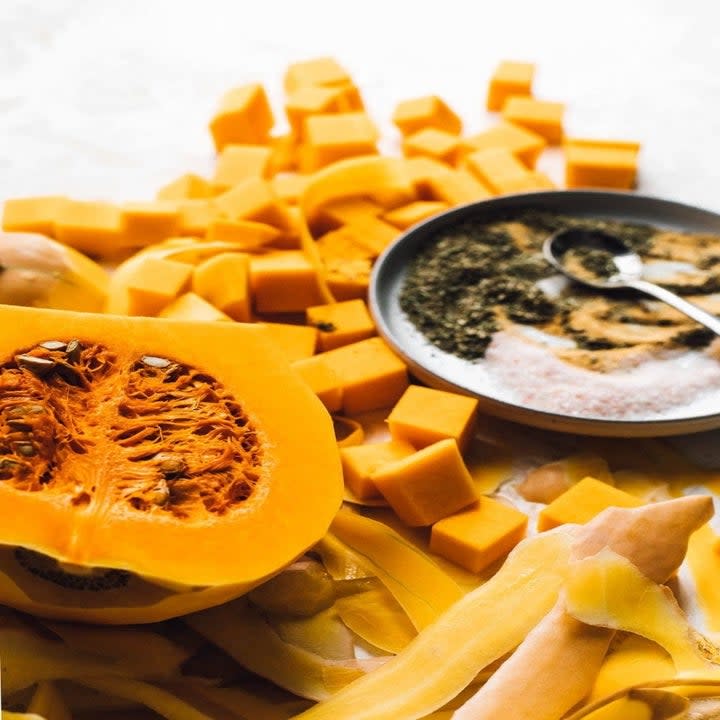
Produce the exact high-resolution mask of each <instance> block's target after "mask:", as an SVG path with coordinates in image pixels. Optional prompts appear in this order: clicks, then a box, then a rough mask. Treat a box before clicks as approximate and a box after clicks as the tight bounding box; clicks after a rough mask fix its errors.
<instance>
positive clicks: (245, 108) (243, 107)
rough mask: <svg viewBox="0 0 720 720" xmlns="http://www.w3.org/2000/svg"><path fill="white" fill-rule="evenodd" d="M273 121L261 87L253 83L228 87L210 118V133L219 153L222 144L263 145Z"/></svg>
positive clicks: (223, 145)
mask: <svg viewBox="0 0 720 720" xmlns="http://www.w3.org/2000/svg"><path fill="white" fill-rule="evenodd" d="M274 122H275V119H274V117H273V113H272V108H271V107H270V102H269V100H268V97H267V94H266V92H265V88H264V87H263V86H262V85H259V84H257V83H251V84H249V85H242V86H241V87H236V88H233V89H232V90H229V91H228V92H227V93H225V95H223V97H222V98H221V100H220V107H219V108H218V110H217V112H216V113H215V115H214V116H213V118H212V119H211V120H210V133H211V135H212V138H213V141H214V143H215V149H216V150H217V151H218V152H219V151H220V150H222V149H223V148H224V147H225V146H226V145H229V144H239V145H264V144H265V143H267V141H268V137H269V136H270V130H271V128H272V126H273V124H274Z"/></svg>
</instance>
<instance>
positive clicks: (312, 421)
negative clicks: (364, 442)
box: [0, 306, 342, 622]
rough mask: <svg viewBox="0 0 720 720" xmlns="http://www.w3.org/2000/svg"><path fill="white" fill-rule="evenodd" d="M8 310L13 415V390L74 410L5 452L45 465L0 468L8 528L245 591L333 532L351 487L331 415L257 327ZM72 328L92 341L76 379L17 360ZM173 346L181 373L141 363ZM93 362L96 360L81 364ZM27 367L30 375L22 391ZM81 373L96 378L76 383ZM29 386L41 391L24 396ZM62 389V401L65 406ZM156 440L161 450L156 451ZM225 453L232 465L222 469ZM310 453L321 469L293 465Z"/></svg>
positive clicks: (188, 580)
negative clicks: (40, 472)
mask: <svg viewBox="0 0 720 720" xmlns="http://www.w3.org/2000/svg"><path fill="white" fill-rule="evenodd" d="M0 324H1V325H2V327H3V328H5V332H4V333H3V338H2V341H0V343H1V344H2V352H1V353H0V357H1V358H2V359H1V360H0V384H3V383H4V384H5V387H4V392H3V393H0V398H2V397H3V396H5V398H6V401H5V403H4V408H3V405H2V400H0V415H1V416H2V417H3V419H4V420H5V426H4V427H5V428H6V431H9V430H10V426H8V425H7V420H8V412H9V413H10V415H11V416H12V414H13V411H12V408H13V406H16V405H18V404H22V403H25V404H27V403H28V402H30V401H31V403H32V404H39V405H43V402H47V403H49V406H48V407H51V408H52V410H50V411H49V412H45V413H41V414H40V415H41V416H42V417H44V418H45V417H46V416H48V415H49V416H50V418H51V419H52V418H53V417H61V418H64V419H65V421H64V423H57V424H56V426H54V427H50V428H48V427H47V423H46V425H45V426H35V425H33V428H32V430H33V432H31V433H30V437H29V439H27V438H25V439H23V440H22V443H23V444H24V445H25V448H26V450H25V452H31V453H32V454H31V455H30V456H29V457H25V456H22V455H20V456H17V457H16V455H13V456H12V457H13V458H15V459H17V460H20V461H21V462H22V463H24V464H25V465H30V467H31V468H32V467H33V466H34V465H37V464H40V465H41V468H40V469H42V468H43V467H45V470H46V473H45V475H44V476H43V477H40V478H35V481H33V478H34V476H33V475H32V473H27V472H25V473H24V474H23V472H20V471H17V469H16V468H15V469H12V466H11V470H10V475H11V480H10V482H8V480H7V479H5V481H4V482H3V483H0V503H2V504H3V507H5V508H7V509H8V510H10V509H12V511H8V512H6V513H4V515H5V517H6V521H5V522H3V524H2V528H0V544H2V545H6V546H19V547H23V548H29V549H31V550H34V551H37V552H39V553H42V554H44V555H48V556H50V557H51V558H56V559H57V560H59V561H61V562H63V563H68V564H71V565H79V566H84V567H89V568H116V569H121V570H128V571H131V572H132V573H134V574H137V575H140V576H143V577H145V578H156V579H159V580H160V581H162V582H163V583H165V584H168V583H169V584H171V585H172V584H178V585H184V586H193V587H199V586H200V587H208V588H216V589H219V588H220V587H222V586H233V587H234V588H235V591H234V592H233V594H234V595H238V594H240V593H241V592H242V591H244V590H248V589H250V588H251V587H252V586H254V585H256V584H258V583H259V582H261V581H262V580H264V579H265V578H267V577H268V576H270V575H272V574H273V573H275V572H277V570H279V569H280V568H282V567H283V566H285V565H287V564H288V563H289V562H291V561H292V560H293V559H294V558H295V557H297V556H298V555H300V554H301V553H302V552H303V551H304V550H306V549H307V548H308V547H310V546H311V545H312V544H314V543H315V542H316V541H317V540H319V539H320V537H322V535H323V534H324V532H325V530H326V529H327V527H328V525H329V523H330V521H331V520H332V517H333V515H334V514H335V512H336V510H337V509H338V507H339V505H340V502H341V497H342V475H341V470H340V462H339V457H338V452H337V448H336V444H335V438H334V433H333V428H332V422H331V419H330V417H329V415H328V413H327V412H326V410H325V409H324V407H323V406H322V404H321V403H320V402H319V401H318V400H317V398H316V397H315V396H314V394H313V393H312V391H310V390H309V389H308V388H307V387H306V386H305V385H304V384H303V383H302V382H301V381H300V380H299V379H298V378H296V377H295V376H294V375H293V374H292V372H291V370H290V369H289V368H288V367H287V366H286V365H285V364H284V363H283V362H282V361H281V360H278V359H277V357H276V356H275V354H274V351H273V349H272V348H271V346H270V345H269V344H267V341H266V340H265V337H264V333H263V331H262V329H260V328H256V327H252V326H248V325H240V324H232V325H229V324H228V325H224V324H217V325H215V324H212V325H211V324H199V323H198V324H196V323H183V322H173V323H169V322H162V321H158V320H155V319H149V318H133V319H130V318H119V317H117V318H115V317H108V316H104V317H101V316H93V315H83V314H80V313H63V312H56V311H42V312H41V311H36V310H33V309H29V308H11V307H3V306H0ZM71 339H78V340H80V343H81V346H82V347H83V348H86V351H84V352H85V355H84V356H83V359H82V360H79V361H78V364H77V367H78V368H79V369H80V370H82V373H84V374H82V373H81V375H82V377H81V378H80V380H78V378H77V376H73V375H72V374H71V375H70V376H69V377H70V378H71V381H70V382H66V381H65V380H63V379H62V378H58V377H56V376H57V373H55V374H54V375H52V376H48V377H38V373H37V372H34V371H33V370H27V369H26V368H24V367H22V362H21V364H20V365H18V361H17V360H16V356H17V354H18V353H22V354H33V353H34V354H36V355H38V356H39V357H45V358H47V357H50V358H51V360H52V359H53V358H57V354H52V353H50V354H48V353H47V352H46V351H44V350H42V349H40V350H39V351H38V346H39V344H40V343H43V342H46V341H48V340H60V341H64V342H68V341H69V340H71ZM93 348H95V349H96V351H95V355H94V356H92V357H89V355H90V354H91V351H92V350H93ZM97 348H104V349H105V351H106V352H105V354H103V351H102V350H97ZM168 349H171V351H172V356H171V357H170V358H169V360H171V361H172V363H174V364H175V365H177V366H179V367H180V368H181V369H180V370H175V371H174V372H175V373H178V372H179V373H180V375H179V377H178V379H177V380H176V381H173V380H172V379H170V380H168V377H170V376H165V377H162V376H157V372H160V373H163V372H170V371H171V370H172V366H171V368H170V370H168V368H155V367H153V366H149V367H148V366H147V365H145V364H144V361H143V360H142V358H144V357H147V356H150V358H151V359H152V358H160V359H161V360H165V359H166V353H167V351H168ZM151 361H152V360H151ZM26 362H27V361H26ZM153 362H154V361H153ZM102 363H105V365H104V366H103V367H101V368H100V369H97V367H96V366H100V365H102ZM30 365H31V366H32V363H31V364H30ZM85 366H87V368H89V367H91V366H92V367H96V369H95V370H94V371H90V370H88V372H87V373H86V372H85V370H87V368H86V367H85ZM58 367H60V365H58ZM53 372H54V371H53ZM65 372H66V375H67V369H66V370H65ZM93 372H94V374H93ZM88 373H89V375H88ZM193 373H195V374H193ZM18 376H23V377H24V378H25V379H24V380H23V381H22V382H23V383H24V384H23V385H22V388H21V390H19V391H18V390H17V388H16V389H15V390H14V391H13V390H12V389H11V388H12V387H13V383H16V384H17V378H18ZM84 377H91V381H90V382H89V383H88V386H87V387H79V386H78V385H77V384H76V383H80V384H82V382H84V380H82V378H84ZM208 378H209V379H208ZM211 381H213V382H211ZM153 383H154V385H153ZM183 384H184V385H185V386H189V388H190V389H189V390H187V392H190V393H191V394H190V395H189V396H188V397H184V396H183V393H182V391H179V392H180V395H177V393H176V395H175V396H174V397H175V400H168V399H167V393H168V392H169V391H171V390H177V389H178V388H179V387H180V386H183ZM196 386H199V388H200V389H199V390H198V388H197V387H196ZM27 388H31V389H32V390H33V392H34V393H35V394H34V395H33V394H32V393H31V394H30V396H28V395H27ZM38 388H39V390H38ZM193 388H195V389H194V390H193ZM195 391H197V392H199V393H200V395H197V394H195V395H193V394H192V393H193V392H195ZM133 392H136V393H139V394H140V395H143V393H145V394H147V393H148V392H151V393H153V392H154V393H158V394H156V395H155V396H153V398H155V400H157V402H155V403H154V405H153V406H152V407H150V408H148V407H147V406H146V405H143V404H142V398H141V402H140V405H138V404H137V402H136V403H135V404H133V398H132V397H130V400H128V397H129V395H128V393H129V394H132V393H133ZM13 393H15V394H14V395H13ZM23 393H24V394H23ZM43 393H44V395H43ZM73 396H77V398H79V399H78V400H77V401H76V404H74V405H73V404H72V402H70V401H67V402H66V401H65V400H63V399H61V398H66V397H71V398H72V397H73ZM178 397H179V398H180V399H179V400H178ZM13 398H15V399H13ZM218 398H219V399H220V401H221V402H219V401H218ZM63 402H66V404H67V403H69V404H67V407H66V408H65V413H66V414H65V415H63V410H62V407H61V405H62V403H63ZM73 402H75V401H73ZM58 408H60V409H58ZM178 418H180V419H179V420H178ZM196 418H197V421H196ZM10 419H11V421H12V417H11V418H10ZM174 423H175V424H174ZM178 423H179V424H180V425H182V428H181V429H179V430H178V429H177V428H176V427H175V425H177V424H178ZM11 426H12V423H11ZM61 426H64V427H61ZM12 427H14V428H16V427H17V425H15V426H12ZM158 428H159V430H158ZM21 429H22V428H21ZM67 430H69V436H70V437H69V436H68V433H67V432H66V431H67ZM218 433H219V434H218ZM26 435H27V433H26ZM36 435H37V436H36ZM166 435H167V437H166ZM28 443H29V444H30V445H32V446H33V450H32V451H29V450H27V445H28ZM73 443H75V445H73ZM78 444H79V445H80V446H82V448H79V447H78ZM68 445H70V446H71V448H70V450H68V451H66V452H65V454H64V455H62V460H63V462H62V464H61V465H59V466H58V467H57V469H56V468H55V467H54V466H53V464H52V462H53V458H52V457H50V456H51V455H52V453H56V454H57V457H58V458H60V457H61V456H60V452H61V450H62V449H63V448H64V447H66V446H68ZM10 447H13V448H15V449H16V450H17V448H18V446H17V444H16V445H12V444H11V445H10ZM73 448H74V449H73ZM21 449H22V448H21ZM158 451H165V454H164V455H162V454H161V455H160V456H159V457H158V456H157V455H158ZM228 453H230V459H231V462H226V461H227V460H228ZM168 454H169V455H170V457H169V460H170V461H178V455H180V458H179V461H180V465H179V466H178V468H175V471H176V472H174V473H173V472H172V470H173V468H172V467H171V468H170V470H171V472H170V474H169V475H167V474H165V475H164V476H163V475H162V471H161V472H160V476H158V468H159V467H161V464H162V461H163V459H164V460H167V459H168V457H167V455H168ZM238 460H241V463H240V465H242V467H241V468H240V470H241V471H242V477H240V479H238V477H237V475H238V472H237V466H238ZM42 463H46V465H45V466H42ZM158 463H160V465H158ZM223 463H225V465H227V467H228V469H227V470H226V471H223V472H219V471H218V468H219V467H220V466H222V465H223ZM302 468H312V469H313V471H312V472H311V473H303V474H302V475H299V469H302ZM5 471H6V474H7V472H8V470H7V464H6V468H5ZM0 472H2V471H0ZM194 472H195V475H197V477H196V478H195V480H196V482H194V481H193V473H194ZM36 474H37V473H36ZM163 482H164V487H165V492H166V495H167V497H164V496H163V485H162V483H163ZM212 482H215V485H212V484H211V483H212ZM158 487H160V492H159V496H158V489H157V488H158ZM175 488H179V490H177V491H176V490H175ZM29 519H31V520H29ZM7 594H8V593H6V592H4V584H3V583H0V601H8V600H7V598H6V597H5V595H7ZM216 594H217V593H216ZM223 599H227V597H225V598H223ZM218 601H219V600H218ZM211 604H212V603H211ZM26 609H27V608H26ZM176 614H177V613H176ZM152 619H158V618H157V617H153V618H152ZM120 621H122V620H120ZM133 621H135V622H138V621H142V620H139V619H138V618H137V617H135V618H134V619H133Z"/></svg>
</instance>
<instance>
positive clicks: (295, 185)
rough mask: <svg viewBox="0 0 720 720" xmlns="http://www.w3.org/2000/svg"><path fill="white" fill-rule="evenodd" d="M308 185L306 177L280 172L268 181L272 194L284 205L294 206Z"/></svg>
mask: <svg viewBox="0 0 720 720" xmlns="http://www.w3.org/2000/svg"><path fill="white" fill-rule="evenodd" d="M307 183H308V178H307V176H306V175H300V174H298V173H290V172H282V173H279V174H278V175H275V176H274V177H273V179H272V180H271V181H270V184H271V186H272V189H273V192H274V193H275V194H276V195H277V196H278V197H279V198H280V200H282V201H283V202H285V203H288V204H290V205H296V204H297V202H298V199H299V198H300V195H302V193H303V191H304V190H305V187H306V185H307Z"/></svg>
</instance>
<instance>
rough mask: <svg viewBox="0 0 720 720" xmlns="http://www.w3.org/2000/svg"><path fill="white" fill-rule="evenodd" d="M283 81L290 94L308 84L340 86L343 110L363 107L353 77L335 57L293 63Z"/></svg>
mask: <svg viewBox="0 0 720 720" xmlns="http://www.w3.org/2000/svg"><path fill="white" fill-rule="evenodd" d="M283 82H284V86H285V92H286V93H288V94H289V93H292V92H294V91H295V90H297V89H298V88H301V87H307V86H322V87H332V88H338V89H340V90H342V94H343V111H349V110H362V109H363V101H362V97H361V95H360V92H359V90H358V89H357V87H355V84H354V83H353V80H352V77H350V74H349V73H348V72H347V70H345V68H343V67H342V65H340V63H339V62H338V61H337V60H335V59H334V58H331V57H318V58H312V59H310V60H303V61H300V62H296V63H292V64H291V65H289V66H288V68H287V70H286V71H285V77H284V80H283Z"/></svg>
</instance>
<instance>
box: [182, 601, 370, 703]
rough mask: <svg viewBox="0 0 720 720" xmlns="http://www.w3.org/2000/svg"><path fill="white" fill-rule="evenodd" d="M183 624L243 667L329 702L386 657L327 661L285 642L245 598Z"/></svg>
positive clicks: (198, 614) (292, 690) (307, 696)
mask: <svg viewBox="0 0 720 720" xmlns="http://www.w3.org/2000/svg"><path fill="white" fill-rule="evenodd" d="M184 620H185V622H186V623H187V624H188V625H189V626H190V627H191V628H193V630H195V631H197V632H199V633H200V634H201V635H203V636H204V637H206V638H207V639H208V640H209V641H210V642H212V643H214V644H215V645H217V646H218V647H220V648H221V649H223V650H224V651H225V652H226V653H228V655H230V656H231V657H233V658H234V659H235V660H236V661H237V662H239V663H240V664H241V665H242V666H243V667H245V668H247V669H248V670H250V671H251V672H254V673H256V674H257V675H260V676H261V677H264V678H267V679H268V680H272V682H274V683H275V684H276V685H279V686H280V687H282V688H285V689H286V690H289V691H290V692H293V693H295V694H296V695H299V696H300V697H306V698H309V699H312V700H322V699H325V698H328V697H330V696H331V695H333V694H335V693H336V692H337V691H339V690H340V689H341V688H343V687H345V685H347V684H348V683H350V682H352V681H353V680H355V679H356V678H358V677H361V676H362V675H365V674H366V673H367V672H369V671H370V670H374V669H375V668H377V667H379V666H380V665H381V664H382V663H383V659H382V658H373V659H370V660H355V659H349V660H326V659H325V658H323V657H320V656H319V655H316V654H315V653H311V652H309V651H307V650H304V649H302V648H299V647H296V646H295V645H291V644H289V643H287V642H284V641H283V640H282V638H281V637H280V636H279V635H278V634H277V633H276V632H275V631H274V630H273V629H272V628H271V627H270V626H269V625H268V624H267V622H265V620H264V618H263V617H262V615H260V613H258V612H257V611H256V610H254V609H253V608H252V607H251V606H250V605H248V603H247V602H245V601H244V600H242V599H241V600H238V601H233V602H230V603H227V604H225V605H220V606H218V607H215V608H210V609H209V610H204V611H202V612H199V613H195V614H194V615H189V616H187V617H186V618H184Z"/></svg>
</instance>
